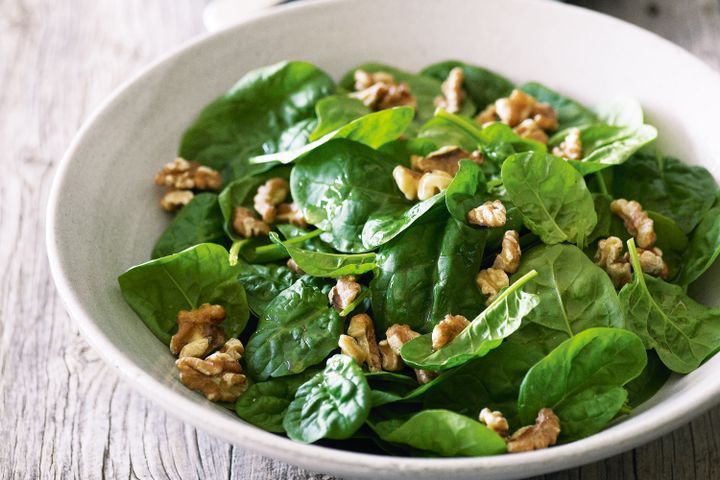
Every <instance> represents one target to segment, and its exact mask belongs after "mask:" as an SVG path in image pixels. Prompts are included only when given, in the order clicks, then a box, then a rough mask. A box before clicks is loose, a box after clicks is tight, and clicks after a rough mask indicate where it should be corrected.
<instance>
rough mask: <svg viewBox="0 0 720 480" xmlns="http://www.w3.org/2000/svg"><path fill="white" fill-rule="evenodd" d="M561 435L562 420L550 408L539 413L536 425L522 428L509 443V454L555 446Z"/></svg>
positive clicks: (513, 435)
mask: <svg viewBox="0 0 720 480" xmlns="http://www.w3.org/2000/svg"><path fill="white" fill-rule="evenodd" d="M558 435H560V419H559V418H558V417H557V415H555V413H554V412H553V411H552V409H550V408H543V409H541V410H540V411H539V412H538V416H537V418H536V419H535V425H531V426H527V427H522V428H521V429H519V430H518V431H516V432H515V433H513V434H512V436H511V437H510V438H509V439H508V441H507V447H508V452H510V453H519V452H529V451H531V450H539V449H541V448H547V447H549V446H551V445H555V443H556V442H557V438H558Z"/></svg>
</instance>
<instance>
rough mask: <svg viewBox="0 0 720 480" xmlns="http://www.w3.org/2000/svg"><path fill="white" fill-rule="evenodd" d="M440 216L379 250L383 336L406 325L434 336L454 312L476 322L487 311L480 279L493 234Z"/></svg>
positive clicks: (378, 307) (375, 302)
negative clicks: (487, 240) (488, 237)
mask: <svg viewBox="0 0 720 480" xmlns="http://www.w3.org/2000/svg"><path fill="white" fill-rule="evenodd" d="M437 213H439V215H438V214H435V213H434V214H431V219H432V221H427V222H425V221H423V222H422V223H419V224H417V225H414V226H413V227H411V228H409V229H408V230H406V231H405V232H404V233H403V234H401V235H399V236H398V237H397V238H396V239H395V240H393V241H392V242H390V243H388V244H387V245H385V246H383V247H381V248H380V250H379V251H378V255H377V265H378V269H377V270H376V272H375V277H374V278H373V280H372V282H371V283H370V290H371V294H372V306H373V313H374V315H373V318H374V319H375V324H376V327H377V328H378V329H379V330H381V331H385V330H386V329H387V328H388V327H390V326H391V325H393V324H395V323H405V324H408V325H410V326H411V327H412V328H413V329H414V330H417V331H419V332H429V331H430V330H432V328H433V327H434V326H435V325H436V324H437V323H438V322H439V321H441V320H442V319H443V318H444V317H445V315H446V314H448V313H451V314H454V315H465V316H466V317H468V318H473V317H474V316H475V315H477V314H478V313H480V311H481V310H482V308H483V305H484V303H485V302H484V297H483V296H482V295H481V294H480V292H479V290H478V288H477V285H476V284H475V275H476V274H477V272H478V270H479V268H480V263H481V261H482V256H483V251H484V245H485V236H486V235H487V232H486V231H485V230H482V229H474V228H471V227H468V226H467V225H465V224H463V223H461V222H458V221H457V220H455V219H453V218H451V219H449V220H445V218H444V217H445V215H443V214H444V213H445V212H443V211H439V212H437Z"/></svg>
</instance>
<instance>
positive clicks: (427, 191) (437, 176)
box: [418, 170, 453, 200]
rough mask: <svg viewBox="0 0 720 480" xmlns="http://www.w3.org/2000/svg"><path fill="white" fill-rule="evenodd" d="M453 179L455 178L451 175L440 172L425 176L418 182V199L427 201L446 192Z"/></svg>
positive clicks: (436, 171)
mask: <svg viewBox="0 0 720 480" xmlns="http://www.w3.org/2000/svg"><path fill="white" fill-rule="evenodd" d="M452 179H453V177H452V176H451V175H450V174H449V173H446V172H442V171H440V170H435V171H433V172H430V173H426V174H424V175H423V176H422V177H420V181H419V182H418V199H419V200H427V199H428V198H432V197H434V196H435V195H436V194H438V193H440V192H442V191H443V190H446V189H447V188H448V187H449V186H450V182H452Z"/></svg>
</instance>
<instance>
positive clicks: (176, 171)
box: [155, 157, 222, 190]
mask: <svg viewBox="0 0 720 480" xmlns="http://www.w3.org/2000/svg"><path fill="white" fill-rule="evenodd" d="M221 183H222V180H221V179H220V174H219V173H218V172H217V171H216V170H213V169H212V168H210V167H206V166H204V165H200V164H199V163H197V162H188V161H187V160H185V159H184V158H180V157H178V158H176V159H175V160H173V161H172V162H170V163H167V164H165V166H164V167H163V168H162V170H160V171H159V172H158V173H157V174H155V185H159V186H161V187H167V188H170V189H173V190H217V189H219V188H220V185H221Z"/></svg>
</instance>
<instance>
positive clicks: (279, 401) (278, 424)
mask: <svg viewBox="0 0 720 480" xmlns="http://www.w3.org/2000/svg"><path fill="white" fill-rule="evenodd" d="M317 373H318V371H317V370H306V371H304V372H303V373H300V374H298V375H292V376H289V377H281V378H273V379H271V380H268V381H266V382H260V383H254V384H252V385H250V388H248V389H247V391H246V392H245V393H243V394H242V395H240V397H239V398H238V399H237V401H236V402H235V413H237V415H238V417H240V418H242V419H243V420H245V421H246V422H248V423H252V424H253V425H255V426H256V427H260V428H262V429H263V430H266V431H268V432H275V433H285V428H283V419H284V418H285V412H287V409H288V406H289V405H290V402H292V400H293V399H294V398H295V392H297V389H298V388H299V387H300V385H302V384H303V383H305V382H307V381H308V380H309V379H310V378H311V377H313V376H315V375H316V374H317Z"/></svg>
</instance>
